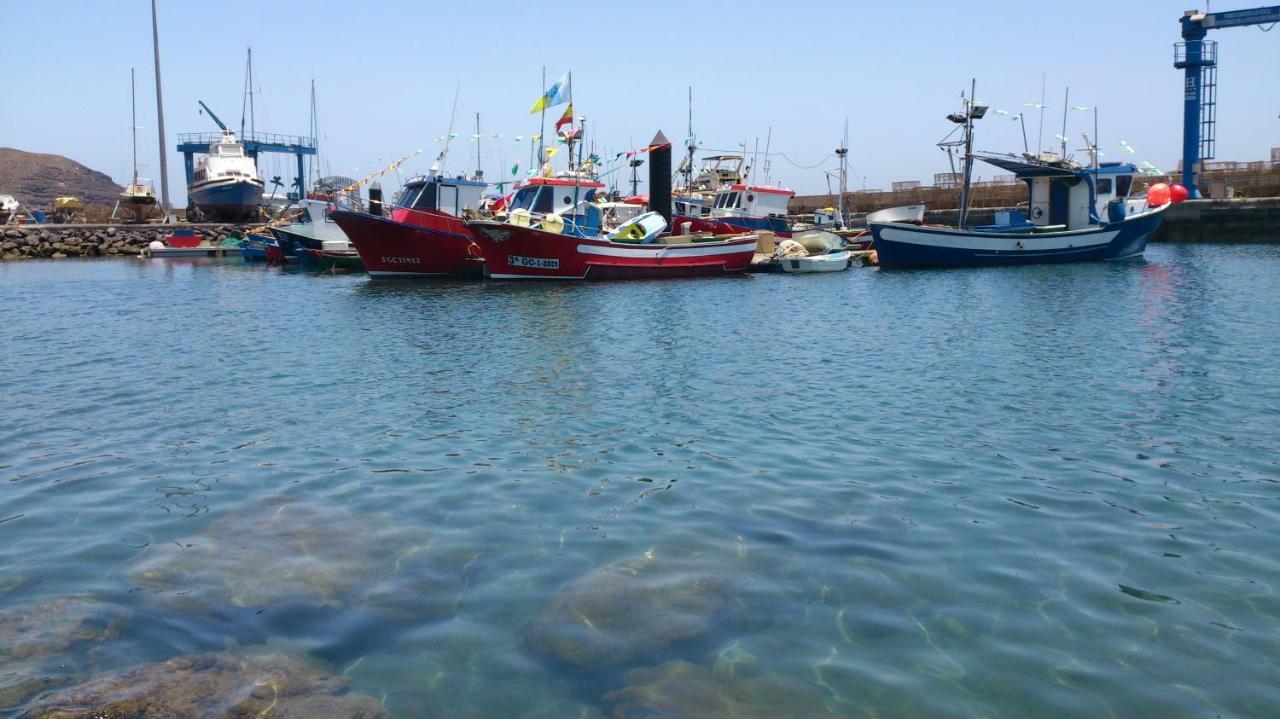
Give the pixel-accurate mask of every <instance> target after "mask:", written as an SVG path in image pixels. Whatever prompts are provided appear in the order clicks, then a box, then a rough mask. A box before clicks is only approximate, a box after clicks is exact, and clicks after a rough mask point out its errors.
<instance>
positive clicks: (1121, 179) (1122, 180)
mask: <svg viewBox="0 0 1280 719" xmlns="http://www.w3.org/2000/svg"><path fill="white" fill-rule="evenodd" d="M1132 189H1133V175H1120V176H1118V177H1116V197H1128V196H1129V190H1132Z"/></svg>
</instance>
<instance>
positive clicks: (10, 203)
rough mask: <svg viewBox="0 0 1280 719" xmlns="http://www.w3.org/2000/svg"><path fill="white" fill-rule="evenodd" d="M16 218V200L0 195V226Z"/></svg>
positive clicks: (12, 197) (11, 196)
mask: <svg viewBox="0 0 1280 719" xmlns="http://www.w3.org/2000/svg"><path fill="white" fill-rule="evenodd" d="M17 216H18V200H17V198H15V197H14V196H13V195H0V225H3V224H7V223H9V222H11V221H12V220H14V219H15V218H16V217H17Z"/></svg>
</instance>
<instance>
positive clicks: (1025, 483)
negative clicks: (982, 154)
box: [0, 245, 1280, 718]
mask: <svg viewBox="0 0 1280 719" xmlns="http://www.w3.org/2000/svg"><path fill="white" fill-rule="evenodd" d="M1277 297H1280V247H1275V246H1263V245H1217V246H1168V245H1160V246H1154V247H1152V248H1150V249H1149V250H1148V252H1147V255H1146V258H1145V259H1143V260H1139V261H1126V262H1117V263H1097V264H1082V265H1071V266H1043V267H1025V268H1008V269H992V270H972V271H898V272H891V271H877V270H854V271H851V272H846V273H837V274H831V275H812V276H789V275H758V276H738V277H726V278H722V279H711V280H695V281H665V282H661V281H659V282H618V283H597V284H593V283H577V284H571V283H554V284H520V283H497V282H423V283H416V282H414V283H411V282H380V281H372V280H370V279H369V278H367V277H365V276H363V275H359V276H315V275H312V274H306V273H301V272H294V271H282V270H279V269H272V268H266V267H262V266H245V265H244V264H242V263H241V261H240V260H238V259H234V260H233V259H228V260H167V261H166V260H137V259H127V260H125V259H120V260H95V261H73V260H63V261H29V262H19V263H3V264H0V347H2V348H3V359H4V362H3V371H2V372H0V480H2V481H0V617H3V616H10V617H12V616H19V615H22V616H27V617H28V620H29V622H34V624H35V625H36V630H35V631H38V632H39V633H40V636H42V637H56V636H63V635H66V636H68V637H69V639H68V640H67V641H66V642H64V643H63V644H62V645H60V646H58V647H53V648H51V649H48V650H47V651H45V653H44V654H43V655H39V656H37V655H36V654H34V653H32V652H25V653H24V652H23V651H8V652H6V650H5V649H4V643H5V642H6V641H9V642H14V643H16V642H18V641H19V640H17V639H14V638H13V637H12V636H11V635H9V638H8V639H6V638H5V637H6V635H5V634H4V633H5V632H6V629H5V628H4V627H3V626H0V706H4V707H5V708H4V709H0V715H5V714H8V715H19V714H20V713H21V712H23V711H34V710H32V709H30V707H33V706H37V704H36V703H38V702H40V701H41V699H42V697H47V696H48V695H50V694H51V693H53V692H57V691H61V690H62V689H63V688H65V687H74V686H77V685H80V684H83V683H84V682H92V681H94V680H95V679H99V678H101V677H103V676H108V675H112V674H113V673H117V672H119V671H121V670H127V669H129V668H130V667H145V666H148V665H152V664H154V663H157V662H165V661H169V660H172V659H174V658H176V657H183V656H189V655H199V654H210V653H214V654H219V655H221V654H229V655H233V656H242V655H245V654H247V653H252V652H255V651H262V650H263V649H264V648H266V649H268V650H269V651H271V652H276V653H280V654H283V655H287V656H289V657H297V658H298V661H300V662H304V663H306V665H307V666H309V667H314V668H316V670H317V671H321V672H324V673H325V674H326V675H328V674H331V675H334V676H338V677H342V678H345V679H347V680H349V681H350V687H351V692H352V693H353V694H354V695H360V696H367V697H370V698H371V701H372V702H373V703H374V704H375V705H376V704H380V705H381V706H382V707H383V708H385V710H386V711H387V712H389V713H391V714H392V715H394V716H399V717H429V716H453V717H547V718H552V717H557V718H558V717H606V716H613V717H641V716H675V717H704V716H708V717H709V716H735V717H779V716H787V717H827V716H837V717H942V716H956V717H1011V718H1013V717H1027V716H1089V717H1126V716H1223V717H1227V716H1241V717H1243V716H1257V717H1263V716H1275V715H1276V714H1277V713H1280V593H1278V590H1280V555H1277V552H1276V548H1277V546H1280V454H1278V453H1277V448H1280V380H1278V379H1277V378H1280V307H1278V306H1277V304H1276V298H1277ZM72 600H74V602H76V603H78V604H77V605H76V606H79V607H80V608H79V609H78V610H77V611H78V612H79V613H78V614H75V615H74V616H71V617H68V611H67V607H68V606H69V604H68V602H69V601H72ZM85 607H90V608H91V609H85ZM6 612H7V613H8V614H7V615H6V614H5V613H6ZM85 612H91V613H94V614H97V615H101V616H105V617H108V618H109V619H108V620H106V621H107V622H108V624H109V626H110V631H97V632H86V631H84V627H83V623H80V624H76V626H75V627H72V629H70V630H68V629H67V627H66V626H65V625H66V623H68V622H81V620H82V619H83V616H84V614H85ZM24 613H25V614H24ZM73 614H74V613H73ZM10 624H11V626H10V629H9V630H8V631H11V632H12V631H13V629H12V625H13V623H12V622H11V623H10ZM92 626H94V627H98V628H102V627H103V626H105V625H103V624H101V623H99V624H94V625H92ZM10 646H11V647H12V646H16V644H11V645H10ZM195 671H198V667H197V669H196V670H195ZM15 677H17V679H15ZM261 683H262V681H261V680H259V684H261ZM272 686H273V687H274V686H275V685H274V684H273V685H272ZM23 707H27V709H25V710H24V708H23Z"/></svg>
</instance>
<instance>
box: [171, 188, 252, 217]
mask: <svg viewBox="0 0 1280 719" xmlns="http://www.w3.org/2000/svg"><path fill="white" fill-rule="evenodd" d="M187 196H188V198H189V199H190V200H191V204H193V205H195V207H196V209H198V210H200V212H202V213H204V214H206V215H217V216H218V217H220V218H222V219H224V220H243V219H247V218H249V217H251V216H253V215H254V214H256V213H257V212H258V204H259V203H260V202H261V201H262V186H261V185H259V184H257V183H254V182H243V181H241V182H222V183H217V184H206V185H192V186H191V187H189V188H187Z"/></svg>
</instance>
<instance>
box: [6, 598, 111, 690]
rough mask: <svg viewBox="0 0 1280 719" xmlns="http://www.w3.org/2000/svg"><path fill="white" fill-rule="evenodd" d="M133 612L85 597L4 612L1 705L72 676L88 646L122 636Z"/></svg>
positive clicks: (67, 679) (59, 683) (64, 681)
mask: <svg viewBox="0 0 1280 719" xmlns="http://www.w3.org/2000/svg"><path fill="white" fill-rule="evenodd" d="M129 616H130V613H129V612H128V611H126V610H124V609H120V608H119V607H116V606H114V605H111V604H107V603H105V602H99V601H95V600H92V599H87V598H83V597H66V598H63V599H54V600H51V601H47V602H38V603H36V604H30V605H27V606H21V607H14V608H11V609H5V610H2V611H0V709H4V708H7V707H13V706H17V705H18V704H20V703H21V702H22V701H24V700H26V699H28V698H30V697H31V696H33V695H35V694H36V693H38V692H40V691H43V690H44V689H48V688H50V687H56V686H59V685H62V684H65V683H67V682H68V681H71V679H72V677H73V676H74V674H75V673H76V672H77V671H78V670H79V668H80V667H79V665H80V662H79V661H78V660H80V659H82V658H83V656H84V654H85V652H86V650H87V649H89V648H90V647H91V646H93V645H94V644H97V643H100V642H104V641H107V640H109V639H112V638H114V637H115V636H117V635H118V634H119V633H120V628H121V626H122V625H123V624H124V623H125V621H126V620H127V619H128V618H129Z"/></svg>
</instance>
